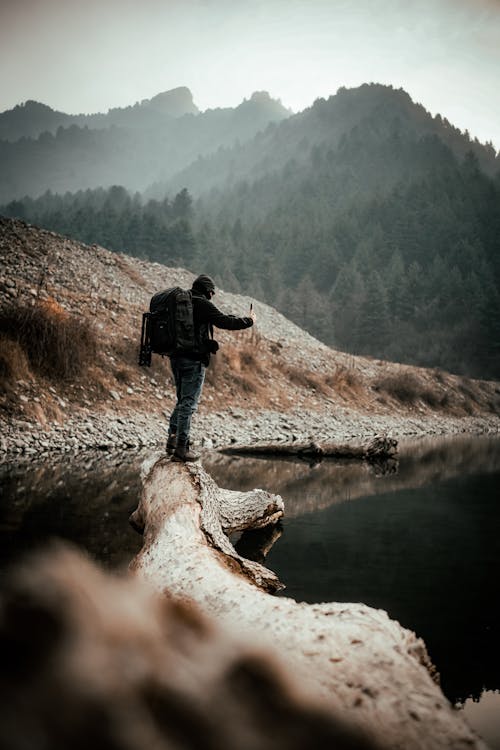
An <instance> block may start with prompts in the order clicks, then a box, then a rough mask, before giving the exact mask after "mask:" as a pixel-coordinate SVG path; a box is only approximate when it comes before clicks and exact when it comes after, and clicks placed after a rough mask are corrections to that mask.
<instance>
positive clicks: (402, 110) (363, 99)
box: [163, 83, 500, 197]
mask: <svg viewBox="0 0 500 750" xmlns="http://www.w3.org/2000/svg"><path fill="white" fill-rule="evenodd" d="M433 137H435V138H438V139H439V140H440V141H442V143H443V144H444V145H445V146H446V147H448V148H449V149H450V150H451V152H452V153H453V154H454V155H455V156H456V157H459V158H463V157H464V156H465V154H466V153H467V152H468V151H472V152H473V153H474V154H475V156H476V158H477V159H478V162H479V165H480V167H481V169H483V170H484V171H485V172H487V173H488V174H495V173H496V172H497V171H498V170H499V169H500V157H499V156H497V155H496V152H495V149H494V148H493V147H492V145H491V144H486V145H485V144H481V143H479V142H478V140H477V139H474V138H471V137H470V135H469V134H468V133H462V132H461V131H460V130H459V129H458V128H456V127H454V126H453V125H452V124H451V123H450V122H448V120H446V119H445V118H443V117H441V115H439V114H438V115H436V116H435V117H433V116H432V115H431V114H430V113H429V112H427V111H426V109H425V108H424V107H423V106H422V105H421V104H418V103H416V102H414V101H413V100H412V99H411V97H410V96H409V94H407V93H406V91H404V90H403V89H394V88H393V87H392V86H385V85H381V84H373V83H372V84H363V85H362V86H359V87H357V88H353V89H346V88H341V89H339V90H338V91H337V93H336V94H334V95H332V96H330V97H329V98H328V99H318V100H316V101H315V102H314V104H313V105H312V106H311V107H308V108H307V109H305V110H303V111H302V112H299V113H298V114H296V115H293V116H291V117H289V118H287V119H286V120H285V121H283V122H281V123H276V124H272V125H269V126H268V128H267V129H266V130H265V132H263V133H259V134H258V135H256V136H255V137H254V138H253V139H252V140H250V141H248V143H242V144H236V145H234V146H233V147H232V148H226V149H224V150H222V151H220V152H219V153H217V154H215V155H209V156H206V157H204V158H201V159H198V160H197V161H196V162H195V163H193V164H191V165H190V166H189V167H187V168H186V169H185V170H183V171H182V172H180V173H179V174H177V175H175V177H174V178H173V179H172V180H170V181H169V182H168V183H166V184H165V185H164V186H163V187H164V188H166V189H170V190H175V189H180V188H181V187H187V188H188V190H190V191H191V192H192V193H193V194H194V195H195V196H196V197H197V196H199V195H201V194H203V193H204V192H207V191H208V190H210V189H212V188H219V189H224V188H225V187H227V186H228V185H233V184H235V183H237V182H239V181H241V180H248V181H249V182H250V183H252V182H255V181H259V180H260V179H261V178H262V179H264V178H265V177H266V176H268V175H273V174H275V173H279V172H280V171H281V170H282V169H283V168H284V167H286V166H287V165H290V168H291V169H292V170H294V169H297V168H300V167H301V166H302V165H306V166H307V165H309V163H310V161H311V159H314V160H315V161H316V166H318V165H319V164H321V163H322V162H323V160H324V157H325V156H326V157H328V158H331V156H329V151H330V150H333V151H335V150H336V149H337V148H339V147H341V148H342V150H344V151H346V150H351V149H352V150H353V151H356V150H361V155H363V154H364V152H365V151H366V150H369V149H373V150H375V151H377V150H378V149H379V148H380V146H381V144H386V148H385V149H384V153H383V154H381V155H378V154H377V153H374V154H373V156H374V158H373V161H372V163H371V164H370V165H369V166H370V171H369V172H368V173H367V171H366V170H365V171H364V174H363V179H362V180H360V181H359V182H358V185H357V187H358V189H361V190H363V189H365V188H371V187H372V184H373V180H374V179H376V182H377V184H379V185H380V183H382V184H383V183H387V185H392V184H394V182H395V181H397V180H398V179H401V177H403V176H404V174H405V170H406V166H407V165H406V164H405V157H406V153H405V148H404V145H405V142H410V143H411V142H417V141H419V140H420V139H422V138H433ZM399 139H401V143H398V140H399ZM318 149H319V150H318ZM382 157H383V158H382ZM398 161H399V168H398V164H397V162H398ZM387 162H388V163H387ZM349 166H351V162H349ZM353 166H354V172H355V173H356V171H357V170H356V166H357V165H356V163H355V162H354V164H353ZM415 166H418V165H415ZM424 166H425V165H424ZM367 181H368V184H367Z"/></svg>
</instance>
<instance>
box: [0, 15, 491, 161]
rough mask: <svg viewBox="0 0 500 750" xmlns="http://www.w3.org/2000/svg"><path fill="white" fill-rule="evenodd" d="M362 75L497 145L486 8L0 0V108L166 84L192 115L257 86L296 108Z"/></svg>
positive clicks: (91, 107)
mask: <svg viewBox="0 0 500 750" xmlns="http://www.w3.org/2000/svg"><path fill="white" fill-rule="evenodd" d="M370 81H374V82H379V83H387V84H392V85H394V86H395V87H398V88H399V87H400V86H402V87H403V88H404V89H405V90H406V91H408V93H409V94H410V95H411V96H412V98H413V99H414V100H415V101H418V102H420V103H422V104H423V105H424V106H425V107H426V108H427V109H428V110H430V111H431V112H432V113H433V114H436V113H437V112H440V113H441V114H442V115H443V116H445V117H447V118H448V119H449V120H450V121H451V122H452V123H453V124H454V125H456V126H458V127H460V128H461V129H465V128H467V129H468V130H469V131H470V133H471V135H472V136H477V137H478V138H479V140H481V141H487V140H491V141H493V144H494V146H495V147H496V148H497V149H500V0H349V1H347V0H85V2H83V0H82V1H80V0H0V111H3V110H5V109H9V108H11V107H13V106H14V105H15V104H18V103H20V102H23V101H26V100H27V99H36V100H38V101H42V102H44V103H46V104H49V105H50V106H51V107H53V108H55V109H60V110H63V111H65V112H70V113H77V112H96V111H106V110H108V109H109V108H110V107H115V106H126V105H128V104H133V103H135V102H136V101H138V100H141V99H147V98H150V97H152V96H154V95H155V94H157V93H159V92H161V91H167V90H168V89H171V88H175V87H177V86H188V87H189V88H190V89H191V91H192V92H193V96H194V100H195V102H196V104H197V105H198V107H200V109H207V108H209V107H220V106H235V105H236V104H238V103H239V102H241V101H242V100H243V99H244V98H248V97H249V96H250V95H251V93H252V92H253V91H256V90H267V91H269V92H270V94H271V95H272V96H274V97H276V98H280V99H281V100H282V102H283V104H285V105H286V106H288V107H291V108H292V109H293V110H294V111H298V110H301V109H304V108H305V107H307V106H309V105H310V104H312V102H313V101H314V99H316V98H317V97H319V96H324V97H327V96H330V95H331V94H334V93H335V91H336V90H337V89H338V88H339V86H347V87H352V86H357V85H359V84H361V83H365V82H370Z"/></svg>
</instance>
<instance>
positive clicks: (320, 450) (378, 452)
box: [219, 435, 398, 461]
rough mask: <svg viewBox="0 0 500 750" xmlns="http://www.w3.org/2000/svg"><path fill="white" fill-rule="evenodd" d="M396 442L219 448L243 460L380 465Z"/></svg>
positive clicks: (391, 454) (378, 440) (392, 453)
mask: <svg viewBox="0 0 500 750" xmlns="http://www.w3.org/2000/svg"><path fill="white" fill-rule="evenodd" d="M397 446H398V442H397V440H395V439H394V438H390V437H387V435H376V436H375V437H373V438H372V439H371V440H369V441H368V442H365V443H355V442H352V443H316V442H314V441H310V442H307V443H304V442H299V441H296V442H295V441H292V442H274V443H264V442H261V443H248V444H247V445H228V446H225V447H223V448H220V449H219V451H220V452H221V453H225V454H228V455H246V456H298V457H299V458H304V459H308V460H310V459H316V460H317V459H322V458H357V459H362V460H367V461H380V460H383V459H388V458H393V457H394V456H395V455H396V453H397Z"/></svg>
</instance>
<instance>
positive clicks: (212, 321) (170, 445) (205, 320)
mask: <svg viewBox="0 0 500 750" xmlns="http://www.w3.org/2000/svg"><path fill="white" fill-rule="evenodd" d="M191 291H192V295H193V319H194V329H195V336H196V341H197V342H198V346H197V348H196V350H193V351H192V352H186V351H182V353H179V354H176V353H175V352H174V354H172V355H171V357H170V363H171V366H172V372H173V375H174V380H175V388H176V393H177V403H176V405H175V408H174V410H173V412H172V415H171V417H170V423H169V430H168V440H167V453H169V454H170V455H172V459H173V460H174V461H195V460H196V459H197V458H198V456H196V455H195V454H194V453H193V452H192V451H191V450H190V448H189V432H190V428H191V417H192V415H193V412H194V411H196V407H197V405H198V401H199V398H200V395H201V391H202V388H203V382H204V380H205V368H206V367H208V363H209V361H210V353H215V352H216V351H217V349H218V348H219V345H218V344H217V342H216V341H214V339H213V327H214V326H215V327H216V328H225V329H226V330H229V331H238V330H240V329H242V328H250V326H252V325H253V324H254V322H255V313H254V312H253V311H252V310H251V311H250V316H249V317H246V318H237V317H236V316H234V315H224V313H222V312H221V311H220V310H218V309H217V307H216V306H215V305H214V304H213V303H212V302H211V301H210V300H211V299H212V297H213V296H214V294H215V284H214V282H213V281H212V279H211V278H210V276H205V275H204V274H202V275H201V276H198V277H197V278H196V279H195V280H194V282H193V286H192V290H191Z"/></svg>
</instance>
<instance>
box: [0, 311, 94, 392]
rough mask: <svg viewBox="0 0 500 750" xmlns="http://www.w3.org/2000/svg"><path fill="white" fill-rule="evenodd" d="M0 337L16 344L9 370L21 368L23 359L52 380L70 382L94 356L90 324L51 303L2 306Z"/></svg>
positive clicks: (92, 330)
mask: <svg viewBox="0 0 500 750" xmlns="http://www.w3.org/2000/svg"><path fill="white" fill-rule="evenodd" d="M0 334H1V335H2V336H3V338H4V339H9V340H10V341H11V342H12V343H13V344H15V345H17V346H14V347H13V348H11V350H10V356H11V358H12V361H11V362H10V364H9V365H8V367H10V368H11V370H12V372H15V371H16V370H18V369H19V368H22V367H23V366H24V365H23V364H22V360H21V359H20V357H21V356H22V357H24V358H25V359H26V360H27V361H28V362H29V365H30V368H31V369H32V370H33V371H34V372H36V373H37V374H40V375H43V376H46V377H48V378H50V379H52V380H58V381H66V380H73V379H75V378H76V377H77V376H79V375H80V374H81V373H82V372H83V371H84V370H85V369H86V368H87V367H88V365H90V364H91V363H92V362H93V361H94V360H95V358H96V354H97V338H96V335H95V333H94V329H93V327H92V326H91V324H89V323H88V322H87V321H85V320H81V319H80V318H77V317H75V316H74V315H70V314H69V313H67V312H66V311H65V310H63V308H61V307H60V305H58V303H57V302H55V301H54V300H47V301H43V302H38V303H37V304H36V305H34V306H29V305H21V304H18V303H15V304H11V305H9V306H8V307H4V308H3V309H2V310H1V311H0ZM16 359H17V362H16ZM4 368H5V365H4Z"/></svg>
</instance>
